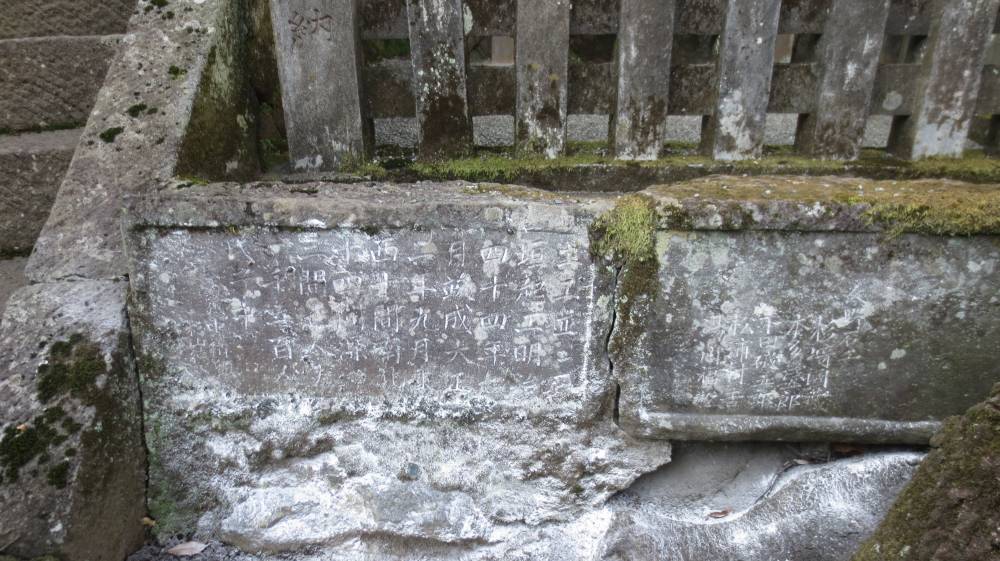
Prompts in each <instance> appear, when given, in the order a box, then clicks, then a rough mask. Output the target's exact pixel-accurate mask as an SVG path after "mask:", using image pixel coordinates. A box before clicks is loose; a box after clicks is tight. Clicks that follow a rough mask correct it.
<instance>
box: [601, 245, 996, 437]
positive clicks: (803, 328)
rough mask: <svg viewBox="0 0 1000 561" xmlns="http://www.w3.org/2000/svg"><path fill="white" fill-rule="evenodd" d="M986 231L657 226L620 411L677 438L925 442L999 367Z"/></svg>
mask: <svg viewBox="0 0 1000 561" xmlns="http://www.w3.org/2000/svg"><path fill="white" fill-rule="evenodd" d="M993 243H994V242H993V241H992V240H990V239H988V238H978V239H973V240H969V239H963V240H950V239H946V238H930V237H926V238H921V237H907V238H904V239H901V240H896V241H893V242H888V241H886V240H885V239H884V238H881V237H879V235H878V234H852V235H845V234H822V233H817V234H800V233H795V232H744V233H738V234H732V233H691V232H668V233H662V234H660V235H659V240H658V246H659V249H658V251H659V256H660V264H661V270H660V276H659V280H660V287H661V291H660V294H659V298H658V299H657V301H656V303H655V312H654V313H653V314H652V316H653V318H654V319H653V320H652V321H651V323H650V325H649V331H648V332H647V333H648V338H647V340H646V342H645V343H644V344H646V345H648V351H647V352H648V358H647V359H646V361H645V362H646V364H644V365H642V366H643V368H636V367H630V365H628V364H623V365H622V366H621V368H618V369H616V372H621V373H622V377H623V379H624V380H625V382H624V383H623V386H622V400H621V403H620V406H621V411H622V419H623V421H624V422H625V423H629V424H631V425H632V426H634V427H637V428H636V430H638V431H640V432H642V433H643V434H646V435H656V436H662V437H667V438H727V439H729V438H741V437H747V438H783V439H810V438H818V439H826V438H836V439H842V440H855V439H858V440H875V441H895V442H920V441H922V440H923V439H925V438H926V437H927V436H929V435H930V434H932V433H933V430H934V428H935V427H934V425H933V423H934V422H936V421H939V420H942V419H943V418H945V417H947V416H949V415H953V414H957V413H960V412H962V411H964V410H965V409H966V408H967V407H968V406H970V405H971V404H973V403H975V402H976V400H977V399H979V397H977V396H981V395H986V394H987V393H988V391H989V388H990V387H991V385H992V384H993V383H994V381H995V380H996V379H997V376H1000V367H998V366H997V362H996V353H997V344H996V341H998V340H1000V321H998V320H997V316H996V313H995V309H996V306H997V305H998V304H1000V300H998V298H1000V297H998V294H997V290H996V286H997V285H998V284H997V283H998V282H1000V267H998V266H997V264H998V263H1000V251H998V250H997V248H996V246H995V245H993Z"/></svg>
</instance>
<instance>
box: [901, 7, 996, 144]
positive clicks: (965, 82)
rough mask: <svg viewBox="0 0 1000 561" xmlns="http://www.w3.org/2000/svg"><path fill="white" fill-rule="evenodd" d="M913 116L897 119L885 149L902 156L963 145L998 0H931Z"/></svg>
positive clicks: (994, 20) (966, 136) (971, 115)
mask: <svg viewBox="0 0 1000 561" xmlns="http://www.w3.org/2000/svg"><path fill="white" fill-rule="evenodd" d="M931 5H932V9H933V10H934V12H933V13H934V17H933V19H932V23H931V30H930V35H929V36H928V38H927V46H926V47H925V52H926V56H924V57H923V63H922V64H923V66H922V69H921V74H920V80H919V81H918V88H919V90H918V93H919V95H918V97H917V102H916V106H915V108H914V111H913V115H911V116H910V117H908V118H906V119H905V120H902V121H900V122H899V123H896V124H895V126H894V130H893V134H892V138H890V143H889V149H890V150H891V151H893V152H895V153H896V154H898V155H900V156H902V157H905V158H914V159H918V158H926V157H930V156H951V157H958V156H961V155H962V152H963V151H964V150H965V142H966V140H967V139H968V137H969V129H970V128H971V126H972V118H973V116H974V114H975V108H976V97H977V96H978V95H979V86H980V82H981V79H982V73H981V71H980V69H981V68H982V65H983V60H984V58H985V56H986V50H987V45H988V40H989V38H990V33H991V32H992V30H993V27H994V24H995V22H996V17H997V7H998V6H1000V0H934V2H933V3H932V4H931Z"/></svg>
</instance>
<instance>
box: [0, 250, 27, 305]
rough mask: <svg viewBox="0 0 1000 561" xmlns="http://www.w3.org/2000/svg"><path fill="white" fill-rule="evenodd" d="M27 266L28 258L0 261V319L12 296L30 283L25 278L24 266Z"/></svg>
mask: <svg viewBox="0 0 1000 561" xmlns="http://www.w3.org/2000/svg"><path fill="white" fill-rule="evenodd" d="M27 264H28V258H27V257H15V258H14V259H0V318H3V311H4V309H5V308H6V307H7V300H8V299H9V298H10V295H11V294H14V291H16V290H17V289H19V288H21V287H22V286H24V285H25V284H27V283H28V280H27V278H26V277H25V276H24V266H25V265H27Z"/></svg>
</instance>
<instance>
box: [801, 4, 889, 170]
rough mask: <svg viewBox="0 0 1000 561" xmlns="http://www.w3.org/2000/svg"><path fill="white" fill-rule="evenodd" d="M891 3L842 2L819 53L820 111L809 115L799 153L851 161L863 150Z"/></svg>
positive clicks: (835, 8) (831, 18)
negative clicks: (866, 124)
mask: <svg viewBox="0 0 1000 561" xmlns="http://www.w3.org/2000/svg"><path fill="white" fill-rule="evenodd" d="M888 15H889V0H838V1H837V2H834V3H833V5H832V6H831V8H830V15H829V17H828V18H827V20H826V28H825V29H824V33H823V35H822V37H821V38H820V40H819V47H818V49H817V55H818V59H819V60H818V63H819V64H818V66H819V89H818V91H817V93H816V110H815V112H814V113H812V114H810V115H806V116H805V117H804V119H803V121H802V124H801V126H800V127H799V131H798V136H797V137H796V139H795V144H796V148H797V149H798V150H799V151H800V152H802V153H805V154H808V155H810V156H814V157H819V158H829V159H843V160H853V159H856V158H857V157H858V154H859V153H860V150H861V141H862V140H863V138H864V134H865V123H866V122H867V119H868V112H869V109H870V107H871V99H872V90H873V89H874V87H875V74H876V72H877V71H878V62H879V56H880V54H881V52H882V43H883V41H884V39H885V26H886V19H887V18H888Z"/></svg>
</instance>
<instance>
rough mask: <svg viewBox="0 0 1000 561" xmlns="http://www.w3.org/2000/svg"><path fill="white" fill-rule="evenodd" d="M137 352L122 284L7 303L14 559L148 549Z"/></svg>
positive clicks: (4, 499) (5, 477) (3, 462)
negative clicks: (143, 520) (132, 346)
mask: <svg viewBox="0 0 1000 561" xmlns="http://www.w3.org/2000/svg"><path fill="white" fill-rule="evenodd" d="M130 352H131V349H130V345H129V337H128V332H127V323H126V318H125V298H124V286H123V285H122V284H119V283H111V282H94V281H75V282H67V283H55V284H40V285H32V286H29V287H26V288H23V289H21V290H20V291H18V292H17V293H15V294H14V295H13V296H12V297H11V300H10V302H9V303H8V307H7V311H6V316H5V318H4V323H3V327H2V331H0V356H4V357H5V358H7V359H8V360H9V363H8V367H7V369H6V370H5V371H4V372H3V374H0V395H3V396H4V406H5V407H4V408H3V410H0V504H3V505H4V506H5V508H4V509H3V510H0V535H3V536H4V539H5V540H8V539H10V540H13V541H12V542H11V543H10V545H9V547H7V549H6V551H7V552H10V553H12V554H14V555H17V556H20V557H24V558H34V557H38V556H41V555H56V556H58V557H59V558H61V559H64V560H65V561H76V560H79V561H120V560H121V559H122V558H124V556H125V555H126V554H128V553H129V552H130V551H131V550H132V549H133V548H134V547H136V546H137V545H138V543H140V542H141V539H142V534H143V531H142V526H141V523H140V520H141V518H142V516H143V515H144V513H145V504H144V503H145V501H144V479H145V458H144V451H143V446H142V440H141V419H140V417H139V396H138V382H137V380H136V379H135V378H134V369H133V368H132V362H131V358H130ZM38 513H45V516H44V517H39V516H37V515H38ZM111 528H114V531H109V529H111ZM7 536H9V538H8V537H7Z"/></svg>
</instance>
